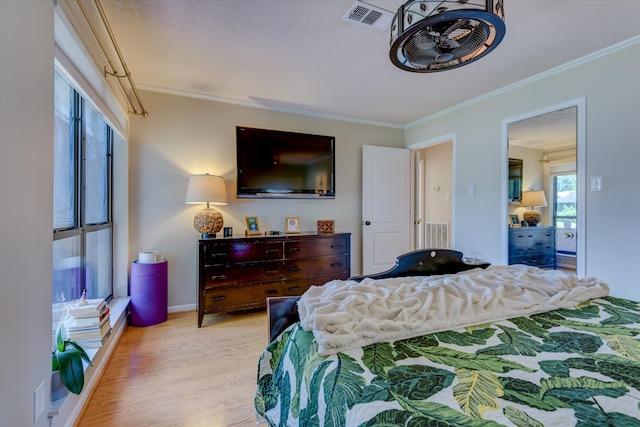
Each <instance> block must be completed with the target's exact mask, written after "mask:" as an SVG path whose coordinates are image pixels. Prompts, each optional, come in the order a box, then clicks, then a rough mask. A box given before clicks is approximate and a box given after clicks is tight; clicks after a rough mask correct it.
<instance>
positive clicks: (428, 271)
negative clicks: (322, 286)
mask: <svg viewBox="0 0 640 427" xmlns="http://www.w3.org/2000/svg"><path fill="white" fill-rule="evenodd" d="M489 265H490V264H489V263H486V262H465V261H463V260H462V252H458V251H454V250H451V249H420V250H417V251H413V252H407V253H406V254H403V255H400V256H399V257H398V258H396V265H395V266H393V267H392V268H390V269H389V270H387V271H383V272H382V273H376V274H369V275H365V276H353V277H350V278H349V280H356V281H361V280H362V279H365V278H371V279H384V278H387V277H407V276H432V275H435V274H454V273H459V272H461V271H466V270H471V269H473V268H487V267H488V266H489Z"/></svg>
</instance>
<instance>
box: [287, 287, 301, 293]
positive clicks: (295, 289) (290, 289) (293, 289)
mask: <svg viewBox="0 0 640 427" xmlns="http://www.w3.org/2000/svg"><path fill="white" fill-rule="evenodd" d="M299 290H300V286H292V287H290V288H289V291H290V292H293V291H299Z"/></svg>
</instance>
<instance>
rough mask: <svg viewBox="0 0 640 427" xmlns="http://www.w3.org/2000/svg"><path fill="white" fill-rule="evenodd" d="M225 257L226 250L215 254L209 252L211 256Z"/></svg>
mask: <svg viewBox="0 0 640 427" xmlns="http://www.w3.org/2000/svg"><path fill="white" fill-rule="evenodd" d="M226 257H227V253H226V252H217V253H215V254H211V258H226Z"/></svg>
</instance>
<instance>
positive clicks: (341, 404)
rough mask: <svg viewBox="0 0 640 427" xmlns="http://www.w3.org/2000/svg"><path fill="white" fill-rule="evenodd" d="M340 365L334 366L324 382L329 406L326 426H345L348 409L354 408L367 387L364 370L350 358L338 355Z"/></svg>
mask: <svg viewBox="0 0 640 427" xmlns="http://www.w3.org/2000/svg"><path fill="white" fill-rule="evenodd" d="M336 356H337V359H338V363H337V364H334V365H332V367H333V368H334V369H330V370H328V372H327V375H326V377H325V379H324V381H323V390H324V400H325V402H326V406H327V412H326V413H325V419H324V425H325V426H327V427H332V426H335V427H340V426H344V425H345V415H346V413H347V409H348V408H350V407H351V406H353V404H354V403H355V401H356V399H357V396H358V394H359V393H360V390H361V389H362V387H364V385H365V380H364V377H363V376H362V375H361V374H362V373H363V372H364V370H363V369H362V368H361V367H360V365H358V364H357V363H356V361H355V360H354V359H353V358H351V357H350V356H348V355H346V354H344V353H338V354H337V355H336Z"/></svg>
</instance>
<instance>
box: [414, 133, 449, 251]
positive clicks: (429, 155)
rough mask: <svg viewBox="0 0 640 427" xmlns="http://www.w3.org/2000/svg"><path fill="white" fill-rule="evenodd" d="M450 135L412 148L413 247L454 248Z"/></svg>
mask: <svg viewBox="0 0 640 427" xmlns="http://www.w3.org/2000/svg"><path fill="white" fill-rule="evenodd" d="M453 147H454V139H453V137H452V136H451V135H449V136H446V137H442V138H439V139H437V140H432V141H429V142H425V143H423V144H419V145H414V146H411V147H409V148H410V149H411V155H412V159H413V165H412V167H413V188H414V191H413V215H414V220H413V224H414V228H413V248H414V249H416V250H417V249H425V248H433V249H451V248H452V247H453V242H454V239H453V197H452V194H453V188H454V186H453V176H454V174H453V165H454V159H453V156H454V148H453Z"/></svg>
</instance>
